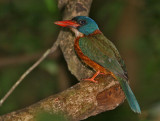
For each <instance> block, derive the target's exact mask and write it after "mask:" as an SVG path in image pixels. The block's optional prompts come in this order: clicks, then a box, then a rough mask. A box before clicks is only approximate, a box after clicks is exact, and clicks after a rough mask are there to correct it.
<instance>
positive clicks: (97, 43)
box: [79, 34, 126, 77]
mask: <svg viewBox="0 0 160 121" xmlns="http://www.w3.org/2000/svg"><path fill="white" fill-rule="evenodd" d="M79 46H80V49H81V50H82V52H83V54H84V55H86V56H88V57H89V58H90V59H91V60H93V61H95V62H96V63H98V64H99V65H101V66H103V67H104V68H106V69H107V70H110V71H111V72H113V73H114V74H116V75H121V76H124V77H126V76H125V69H123V68H122V65H121V64H120V63H119V61H121V62H123V60H122V59H121V57H120V55H119V52H118V50H117V49H116V48H115V46H114V45H113V44H112V43H111V42H110V41H109V40H108V39H107V38H105V36H104V35H103V34H97V35H93V36H89V37H83V38H80V40H79ZM123 65H124V64H123Z"/></svg>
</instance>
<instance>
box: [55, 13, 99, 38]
mask: <svg viewBox="0 0 160 121" xmlns="http://www.w3.org/2000/svg"><path fill="white" fill-rule="evenodd" d="M55 24H57V25H59V26H63V27H68V28H71V30H72V31H73V32H74V33H75V34H76V36H81V35H83V34H84V35H89V34H92V33H93V32H94V31H95V30H99V28H98V25H97V24H96V22H95V21H94V20H93V19H91V18H89V17H86V16H77V17H74V18H73V19H72V20H64V21H56V22H55Z"/></svg>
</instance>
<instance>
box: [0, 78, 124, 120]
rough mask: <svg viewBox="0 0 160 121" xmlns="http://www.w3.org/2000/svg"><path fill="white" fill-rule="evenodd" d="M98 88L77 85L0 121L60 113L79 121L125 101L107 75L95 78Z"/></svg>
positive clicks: (115, 82)
mask: <svg viewBox="0 0 160 121" xmlns="http://www.w3.org/2000/svg"><path fill="white" fill-rule="evenodd" d="M96 80H97V81H98V84H96V83H92V82H89V81H81V82H79V83H78V84H76V85H74V86H73V87H70V88H69V89H67V90H65V91H63V92H61V93H59V94H57V95H53V96H50V97H48V98H46V99H44V100H42V101H40V102H38V103H35V104H34V105H31V106H29V107H27V108H25V109H22V110H19V111H15V112H12V113H9V114H6V115H3V116H1V117H0V121H4V120H5V121H11V120H13V119H14V120H15V121H28V120H29V121H33V120H35V117H36V115H37V113H39V112H40V111H47V112H50V113H59V112H61V113H63V114H65V116H66V117H67V118H69V119H70V120H82V119H86V118H87V117H89V116H93V115H96V114H98V113H101V112H103V111H106V110H112V109H114V108H116V107H117V106H118V105H119V104H120V103H122V102H123V101H124V99H125V96H124V93H123V91H122V90H121V88H120V86H119V83H118V82H117V81H114V80H113V78H112V77H111V76H109V75H106V76H105V75H100V76H98V77H97V78H96Z"/></svg>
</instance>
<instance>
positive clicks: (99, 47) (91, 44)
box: [54, 16, 141, 114]
mask: <svg viewBox="0 0 160 121" xmlns="http://www.w3.org/2000/svg"><path fill="white" fill-rule="evenodd" d="M54 23H55V24H56V25H59V26H62V27H67V28H70V29H71V30H72V31H73V32H74V33H75V37H76V38H75V41H74V49H75V52H76V54H77V56H78V57H79V58H80V59H81V61H82V62H83V63H85V64H86V65H88V66H89V67H91V68H92V69H93V70H94V71H95V74H94V75H93V76H92V77H91V78H88V79H84V80H88V81H92V82H95V83H97V81H96V80H95V78H96V77H97V76H98V75H100V74H110V75H111V76H112V77H113V78H115V79H116V80H118V81H119V84H120V86H121V88H122V90H123V92H124V94H125V96H126V99H127V101H128V104H129V106H130V108H131V109H132V111H134V112H135V113H139V114H140V113H141V109H140V106H139V104H138V101H137V99H136V97H135V95H134V94H133V92H132V90H131V88H130V86H129V83H128V80H129V79H128V74H127V70H126V66H125V63H124V61H123V59H122V57H121V56H120V53H119V51H118V50H117V48H116V47H115V45H114V44H113V43H112V42H111V41H110V40H109V39H107V38H106V37H105V36H104V34H103V33H102V32H101V31H100V29H99V27H98V25H97V23H96V22H95V21H94V20H93V19H91V18H90V17H87V16H76V17H74V18H72V19H71V20H64V21H56V22H54Z"/></svg>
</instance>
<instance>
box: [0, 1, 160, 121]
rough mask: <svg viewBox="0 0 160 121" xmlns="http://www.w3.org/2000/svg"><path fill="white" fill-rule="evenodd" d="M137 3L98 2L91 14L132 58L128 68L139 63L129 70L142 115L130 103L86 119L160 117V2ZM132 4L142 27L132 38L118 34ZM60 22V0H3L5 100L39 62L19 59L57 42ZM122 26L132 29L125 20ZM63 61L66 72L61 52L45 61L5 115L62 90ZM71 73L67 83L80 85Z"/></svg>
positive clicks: (146, 120) (0, 53) (0, 55)
mask: <svg viewBox="0 0 160 121" xmlns="http://www.w3.org/2000/svg"><path fill="white" fill-rule="evenodd" d="M133 1H134V0H128V1H126V0H114V1H112V0H101V1H98V0H94V1H93V4H92V7H91V12H90V16H91V17H92V18H93V19H94V20H95V21H96V22H97V23H98V25H99V27H100V29H101V30H102V32H103V33H104V34H105V35H106V36H107V37H108V38H109V39H111V40H112V41H113V42H114V43H115V45H116V46H117V47H118V48H119V50H120V52H121V53H122V57H123V58H124V60H125V61H126V62H127V63H126V64H127V67H128V66H129V65H134V66H135V67H136V70H134V71H136V74H130V72H131V71H132V68H131V69H129V74H130V78H131V79H132V80H133V81H132V80H131V87H132V88H133V91H134V92H135V95H136V97H137V99H138V101H139V103H140V105H141V108H142V115H137V114H134V113H133V112H132V111H131V110H130V109H129V106H128V104H127V103H126V102H125V103H124V104H122V105H121V106H119V107H118V108H116V109H115V110H113V111H108V112H104V113H101V114H99V115H97V116H95V117H90V118H88V119H86V121H96V120H101V121H106V120H109V121H117V120H118V121H158V120H160V95H159V92H160V88H159V85H160V22H159V21H160V1H158V0H154V1H153V0H146V1H144V0H143V1H141V2H139V1H138V0H136V2H133ZM135 3H136V4H135ZM132 5H133V6H132ZM129 6H131V7H132V8H136V10H138V11H136V17H135V18H133V19H135V23H134V26H137V28H138V29H136V30H134V31H135V32H134V33H136V34H133V35H134V36H131V37H129V38H130V39H126V38H123V37H121V38H120V37H119V36H118V34H117V32H118V33H119V31H118V30H119V27H121V25H122V24H121V23H123V22H122V20H123V19H122V18H123V17H125V16H127V15H125V12H126V10H127V7H129ZM134 10H135V9H134ZM131 12H133V11H131ZM130 14H131V15H132V13H130ZM56 20H61V13H60V11H59V10H58V8H57V1H56V0H27V1H25V0H14V1H12V0H2V1H0V98H1V97H3V96H4V94H5V93H6V92H7V91H8V90H9V89H10V87H11V86H12V85H13V84H14V83H15V81H16V80H17V79H18V78H19V76H20V75H21V74H22V73H23V72H24V71H25V70H26V69H27V68H28V67H29V66H30V65H31V64H33V62H35V61H36V59H29V61H24V62H22V61H20V60H21V58H20V57H22V58H23V57H25V56H27V57H30V55H35V56H36V55H37V54H39V53H42V52H44V51H45V50H46V49H47V48H49V47H51V46H52V44H53V42H54V41H55V40H56V37H57V35H58V32H59V30H60V28H59V27H57V26H56V25H54V24H53V22H54V21H56ZM128 21H129V20H128ZM133 21H134V20H133ZM130 26H133V25H130ZM122 27H128V28H129V26H125V24H123V26H122ZM122 30H123V29H122ZM124 33H125V34H124V35H130V33H129V32H128V31H124ZM117 38H118V40H117ZM119 39H120V40H119ZM124 40H125V41H124ZM126 40H127V41H126ZM123 42H125V44H124V43H123ZM130 43H132V44H130ZM126 46H127V47H128V48H127V47H126ZM126 48H127V49H126ZM130 51H133V53H132V54H133V55H132V54H130V53H129V54H128V52H130ZM128 55H130V56H132V57H134V59H135V60H136V63H132V62H133V61H130V60H132V59H129V56H128ZM135 55H136V56H135ZM12 59H17V63H14V64H12V63H11V64H10V61H12ZM4 60H6V61H4ZM19 61H20V62H21V63H19ZM61 65H62V66H64V68H65V70H67V66H66V63H65V61H64V59H63V56H62V55H61V56H60V58H58V59H56V60H53V59H51V58H48V59H46V60H45V61H44V62H43V63H42V64H41V65H40V66H39V67H38V68H37V69H35V70H34V71H33V72H32V73H31V74H30V75H29V76H28V77H27V78H26V79H25V80H24V81H23V82H22V84H20V85H19V87H18V88H17V89H16V90H15V91H14V93H13V94H12V95H11V96H10V97H9V98H8V99H7V101H6V102H5V103H4V105H3V106H2V107H0V114H5V113H8V112H11V111H13V110H17V109H21V108H23V107H25V106H28V105H30V104H33V103H34V102H37V101H39V100H40V99H43V98H45V97H47V96H49V95H51V94H55V93H57V92H60V90H62V89H61V88H60V84H59V75H61V73H60V68H62V66H61ZM130 70H131V71H130ZM66 73H67V75H68V78H69V79H70V80H72V82H68V83H69V85H70V86H71V85H73V84H75V83H76V80H75V79H74V77H73V76H72V75H71V74H70V73H69V72H66ZM62 76H63V75H62ZM73 80H75V81H73ZM51 117H52V116H51ZM43 118H45V117H43ZM40 120H41V119H40Z"/></svg>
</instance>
